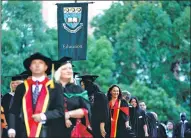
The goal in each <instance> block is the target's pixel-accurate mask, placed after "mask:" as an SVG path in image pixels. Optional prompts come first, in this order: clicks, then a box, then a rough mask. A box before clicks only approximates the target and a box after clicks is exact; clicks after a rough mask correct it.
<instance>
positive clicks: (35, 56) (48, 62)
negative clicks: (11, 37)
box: [23, 52, 52, 75]
mask: <svg viewBox="0 0 191 138" xmlns="http://www.w3.org/2000/svg"><path fill="white" fill-rule="evenodd" d="M35 59H40V60H43V61H44V62H45V63H46V65H47V66H48V68H47V70H46V74H47V75H50V74H51V67H52V60H51V59H50V58H48V57H46V56H44V55H42V54H41V53H39V52H36V53H34V54H33V55H31V56H30V57H28V58H26V59H25V60H24V62H23V65H24V67H25V69H26V70H28V71H30V69H29V67H30V65H31V62H32V61H33V60H35Z"/></svg>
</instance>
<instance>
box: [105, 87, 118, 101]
mask: <svg viewBox="0 0 191 138" xmlns="http://www.w3.org/2000/svg"><path fill="white" fill-rule="evenodd" d="M114 87H117V88H118V89H119V96H118V99H122V92H121V89H120V87H119V86H118V85H116V84H113V85H111V86H110V87H109V89H108V91H107V98H108V101H110V100H111V93H110V92H111V91H112V89H113V88H114Z"/></svg>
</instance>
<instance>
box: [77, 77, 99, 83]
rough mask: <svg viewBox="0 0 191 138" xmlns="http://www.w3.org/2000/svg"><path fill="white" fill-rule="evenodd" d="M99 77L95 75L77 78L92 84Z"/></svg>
mask: <svg viewBox="0 0 191 138" xmlns="http://www.w3.org/2000/svg"><path fill="white" fill-rule="evenodd" d="M98 77H99V76H97V75H83V76H79V77H78V78H81V79H82V81H91V82H94V81H95V80H96V79H97V78H98Z"/></svg>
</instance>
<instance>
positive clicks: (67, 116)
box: [65, 112, 70, 120]
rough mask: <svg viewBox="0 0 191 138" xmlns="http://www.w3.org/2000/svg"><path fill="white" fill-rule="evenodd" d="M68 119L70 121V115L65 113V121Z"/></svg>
mask: <svg viewBox="0 0 191 138" xmlns="http://www.w3.org/2000/svg"><path fill="white" fill-rule="evenodd" d="M68 119H70V114H69V112H65V120H68Z"/></svg>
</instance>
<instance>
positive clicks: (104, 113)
mask: <svg viewBox="0 0 191 138" xmlns="http://www.w3.org/2000/svg"><path fill="white" fill-rule="evenodd" d="M98 99H99V102H100V105H101V106H100V112H99V114H100V115H99V116H100V121H101V122H105V123H106V122H107V120H108V119H109V106H108V99H107V97H106V96H105V95H104V94H99V98H98Z"/></svg>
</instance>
